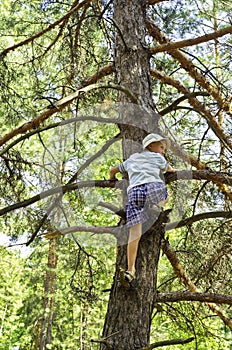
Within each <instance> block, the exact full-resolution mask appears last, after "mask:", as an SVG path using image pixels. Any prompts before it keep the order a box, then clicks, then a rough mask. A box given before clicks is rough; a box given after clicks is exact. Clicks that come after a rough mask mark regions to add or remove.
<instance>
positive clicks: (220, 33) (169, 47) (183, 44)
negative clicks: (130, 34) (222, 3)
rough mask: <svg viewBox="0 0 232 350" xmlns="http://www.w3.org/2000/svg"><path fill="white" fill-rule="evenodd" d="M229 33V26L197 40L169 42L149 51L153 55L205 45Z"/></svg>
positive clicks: (230, 27) (231, 30)
mask: <svg viewBox="0 0 232 350" xmlns="http://www.w3.org/2000/svg"><path fill="white" fill-rule="evenodd" d="M231 33H232V26H229V27H225V28H223V29H220V30H218V31H215V32H212V33H208V34H205V35H202V36H199V37H198V38H194V39H187V40H181V41H178V42H171V41H169V42H168V43H166V44H162V45H159V46H155V47H153V48H152V49H151V50H152V53H153V54H156V53H158V52H165V51H168V52H170V51H172V50H176V49H180V48H183V47H187V46H193V45H197V44H201V43H205V42H207V41H210V40H214V39H216V38H220V37H221V36H224V35H227V34H231Z"/></svg>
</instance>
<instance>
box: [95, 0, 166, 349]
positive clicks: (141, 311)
mask: <svg viewBox="0 0 232 350" xmlns="http://www.w3.org/2000/svg"><path fill="white" fill-rule="evenodd" d="M145 3H146V2H145V1H142V0H136V1H134V0H133V1H131V0H116V1H114V8H115V13H114V22H115V26H116V28H115V30H116V37H115V72H116V83H117V84H121V85H123V86H125V87H126V88H128V89H129V90H130V91H131V92H132V93H133V95H135V96H136V98H137V100H138V105H139V106H138V108H136V107H135V106H133V105H131V104H130V103H129V102H130V101H129V100H128V97H127V96H126V95H125V94H123V93H121V92H120V93H119V102H120V108H119V113H120V114H121V117H122V118H123V120H124V121H125V122H126V123H127V125H125V126H122V127H121V133H122V140H123V156H124V158H125V159H126V158H128V157H129V156H130V155H131V154H132V153H134V152H136V151H140V150H141V140H142V139H143V137H144V136H145V135H146V133H148V132H152V131H153V132H155V131H157V125H158V117H157V115H156V114H154V113H153V112H152V111H153V110H154V106H153V101H152V97H151V89H150V66H149V52H148V50H147V49H146V43H145V35H146V26H145V10H146V9H145ZM159 229H161V228H159ZM159 229H157V231H156V232H155V233H145V234H144V235H143V236H142V238H141V240H140V243H139V249H138V255H137V261H136V271H137V273H136V280H137V284H136V286H135V288H133V289H129V290H126V289H125V288H124V287H122V286H121V285H120V284H119V283H118V278H119V267H123V268H126V267H127V261H126V255H127V253H126V246H125V245H120V239H119V241H118V255H117V261H116V273H115V279H114V284H113V287H112V290H111V293H110V299H109V304H108V311H107V315H106V318H105V326H104V330H103V342H101V347H100V349H101V350H106V349H115V350H130V349H131V350H132V349H133V350H135V349H141V348H143V347H145V346H147V345H148V344H149V335H150V327H151V317H152V311H153V306H154V302H155V297H156V279H157V265H158V260H159V253H160V245H161V235H160V232H159ZM123 240H124V241H125V239H123Z"/></svg>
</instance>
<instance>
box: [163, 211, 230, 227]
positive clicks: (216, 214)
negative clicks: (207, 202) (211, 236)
mask: <svg viewBox="0 0 232 350" xmlns="http://www.w3.org/2000/svg"><path fill="white" fill-rule="evenodd" d="M216 218H225V219H231V218H232V211H215V212H209V213H201V214H197V215H194V216H192V217H190V218H186V219H183V220H181V221H178V222H171V223H170V224H167V225H166V227H165V230H166V231H170V230H172V229H174V228H179V227H183V226H187V225H192V224H193V223H194V222H197V221H200V220H206V219H216Z"/></svg>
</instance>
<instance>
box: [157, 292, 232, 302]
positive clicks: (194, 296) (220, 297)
mask: <svg viewBox="0 0 232 350" xmlns="http://www.w3.org/2000/svg"><path fill="white" fill-rule="evenodd" d="M156 301H157V303H170V302H171V303H175V302H179V301H199V302H204V303H206V302H207V303H215V304H227V305H232V295H224V294H216V293H200V292H198V293H194V292H187V291H183V292H170V293H157V299H156Z"/></svg>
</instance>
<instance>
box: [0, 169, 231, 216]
mask: <svg viewBox="0 0 232 350" xmlns="http://www.w3.org/2000/svg"><path fill="white" fill-rule="evenodd" d="M190 178H192V179H196V180H208V181H212V182H214V183H216V184H218V183H221V184H222V183H225V184H227V185H229V186H232V175H230V174H223V173H220V172H210V171H204V170H198V171H193V172H191V171H188V170H182V171H177V172H176V173H167V174H165V179H166V182H167V183H171V182H173V181H177V180H185V179H187V180H189V179H190ZM122 183H123V181H117V180H116V181H110V180H88V181H81V182H77V183H69V184H67V185H63V186H59V187H55V188H51V189H50V190H46V191H43V192H41V193H39V194H37V195H35V196H33V197H31V198H29V199H26V200H24V201H21V202H18V203H15V204H12V205H9V206H8V207H5V208H2V209H1V210H0V216H2V215H4V214H6V213H8V212H11V211H13V210H16V209H19V208H24V207H27V206H29V205H31V204H33V203H35V202H38V201H39V200H41V199H43V198H47V197H50V196H52V195H55V194H58V195H61V194H64V193H67V192H71V191H74V190H79V189H82V188H87V187H101V188H114V187H115V185H116V184H117V188H120V184H122Z"/></svg>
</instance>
